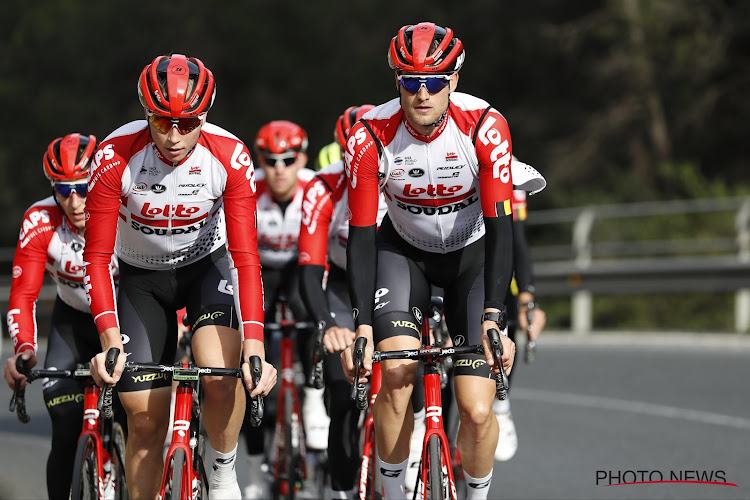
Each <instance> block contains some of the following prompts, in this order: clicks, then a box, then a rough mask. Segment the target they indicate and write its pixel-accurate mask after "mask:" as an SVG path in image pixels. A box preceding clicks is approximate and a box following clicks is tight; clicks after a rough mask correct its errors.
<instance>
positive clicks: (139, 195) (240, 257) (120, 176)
mask: <svg viewBox="0 0 750 500" xmlns="http://www.w3.org/2000/svg"><path fill="white" fill-rule="evenodd" d="M88 188H89V193H88V199H87V202H86V216H87V223H86V224H87V226H86V230H87V235H88V236H87V241H86V248H85V251H84V261H85V265H86V279H87V280H88V292H89V296H90V298H91V311H92V313H93V314H94V319H95V321H96V323H97V327H98V329H99V331H100V332H102V331H104V330H105V329H107V328H111V327H117V326H119V324H118V320H117V312H116V309H115V300H114V293H113V288H112V285H111V279H110V278H109V273H108V271H107V266H108V262H109V258H110V256H111V254H112V251H113V249H116V252H117V255H118V257H119V258H120V259H121V260H122V261H124V262H126V263H128V264H131V265H133V266H136V267H139V268H143V269H154V270H160V269H171V268H177V267H182V266H186V265H188V264H191V263H193V262H196V261H198V260H200V259H202V258H203V257H206V256H207V255H209V254H210V253H211V252H213V251H215V250H217V249H219V248H220V247H221V246H223V245H227V249H228V250H229V253H230V255H231V260H230V262H231V266H232V269H231V270H232V286H233V291H234V300H235V305H236V308H237V316H238V319H239V321H240V324H241V325H242V328H243V332H244V334H245V338H256V339H262V338H263V297H262V287H261V281H260V259H259V257H258V250H257V248H258V242H257V234H256V203H255V202H256V198H255V178H254V169H253V163H252V160H251V158H250V154H249V153H248V150H247V148H246V147H245V145H244V144H243V143H242V141H240V140H239V139H238V138H237V137H235V136H234V135H232V134H230V133H229V132H227V131H225V130H223V129H221V128H219V127H217V126H215V125H212V124H209V123H206V124H204V125H203V127H202V130H201V134H200V137H199V139H198V143H197V144H196V145H195V147H194V148H193V150H192V151H190V153H189V154H188V155H187V156H186V157H185V159H183V160H182V161H181V162H179V163H177V164H173V163H171V162H169V161H167V160H166V159H165V158H164V157H163V155H162V154H161V153H160V152H159V150H158V148H157V147H156V145H155V144H154V142H153V140H152V139H151V135H150V132H149V127H148V125H147V123H146V121H143V120H139V121H135V122H131V123H129V124H126V125H124V126H123V127H120V128H119V129H117V130H116V131H114V132H113V133H112V134H110V136H109V137H107V138H106V139H105V140H104V141H103V142H102V143H101V144H100V146H99V148H98V149H97V152H96V154H95V157H94V160H93V162H92V166H91V172H90V174H89V186H88Z"/></svg>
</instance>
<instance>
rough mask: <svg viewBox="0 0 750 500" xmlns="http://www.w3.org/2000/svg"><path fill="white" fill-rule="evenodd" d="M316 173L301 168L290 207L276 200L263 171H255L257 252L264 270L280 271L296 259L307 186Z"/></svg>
mask: <svg viewBox="0 0 750 500" xmlns="http://www.w3.org/2000/svg"><path fill="white" fill-rule="evenodd" d="M314 175H315V172H314V171H312V170H310V169H308V168H301V169H300V170H299V171H298V172H297V188H296V191H295V192H294V197H293V198H292V199H291V200H290V202H289V205H288V206H286V207H284V208H283V209H282V207H281V206H280V205H279V204H278V203H277V202H276V201H275V200H274V199H273V195H272V193H271V190H270V189H269V188H268V185H267V184H266V176H265V173H264V172H263V170H261V169H258V170H257V171H256V172H255V176H256V184H257V186H258V190H257V193H256V194H257V197H258V253H259V254H260V262H261V264H262V265H263V267H269V268H273V269H280V268H282V267H284V266H286V265H287V264H289V263H290V262H292V261H294V260H295V259H296V258H297V241H298V239H299V227H300V220H301V210H302V198H303V190H304V188H305V184H307V183H308V181H310V179H312V178H313V176H314Z"/></svg>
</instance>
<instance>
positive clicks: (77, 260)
mask: <svg viewBox="0 0 750 500" xmlns="http://www.w3.org/2000/svg"><path fill="white" fill-rule="evenodd" d="M95 150H96V137H94V136H93V135H84V134H77V133H76V134H68V135H66V136H64V137H59V138H57V139H55V140H54V141H52V142H51V143H50V144H49V146H48V147H47V151H45V153H44V158H43V162H42V164H43V168H44V175H45V176H46V177H47V179H48V180H49V182H50V184H51V185H52V196H49V197H47V198H45V199H43V200H40V201H37V202H36V203H34V204H33V205H31V207H29V209H28V210H26V214H25V215H24V217H23V223H22V224H21V234H20V235H19V238H18V245H17V247H16V253H15V255H14V256H13V281H12V284H11V288H10V299H9V300H8V316H7V320H8V329H9V331H10V336H11V339H12V340H13V346H14V350H15V354H14V355H13V356H11V357H10V358H8V360H7V362H6V364H5V380H6V382H7V383H8V386H9V387H10V388H11V389H13V388H14V386H15V383H16V381H17V380H18V381H21V386H22V387H23V386H24V385H26V378H25V377H24V376H23V375H21V374H20V373H18V371H16V358H18V357H19V356H20V357H21V358H22V359H23V360H25V361H26V363H27V366H28V367H29V368H32V367H34V366H35V365H36V364H37V357H36V352H37V348H38V345H37V324H36V304H35V303H36V300H37V298H38V297H39V291H40V290H41V288H42V283H43V281H44V272H45V268H46V270H47V272H48V273H49V275H50V276H51V277H52V279H53V280H54V281H55V284H56V285H57V297H56V298H55V305H54V308H53V310H52V325H51V330H50V332H49V337H48V340H47V355H46V358H45V360H44V367H45V369H58V370H75V367H76V364H77V363H87V362H88V361H89V360H90V359H91V357H92V356H93V355H95V354H96V353H98V352H99V350H100V345H99V334H98V332H97V330H96V325H95V324H94V319H93V318H92V317H91V311H90V309H89V305H88V303H87V301H86V292H85V291H84V281H83V245H84V243H85V238H86V234H85V233H86V220H85V217H84V212H83V211H84V207H85V206H86V193H87V189H86V177H87V175H88V170H89V165H90V162H91V159H92V158H93V156H94V151H95ZM109 264H110V266H109V272H110V273H111V277H112V281H113V283H114V284H115V286H116V284H117V281H118V279H119V271H118V265H117V259H116V258H115V257H114V256H111V257H110V260H109ZM43 395H44V402H45V403H46V407H47V412H48V413H49V416H50V419H51V420H52V447H51V449H50V452H49V457H48V458H47V495H48V497H49V498H50V499H52V500H55V499H60V500H67V498H68V497H69V496H70V486H71V477H72V475H73V462H74V458H75V451H76V443H77V442H78V435H79V434H80V433H81V426H82V422H83V385H82V384H81V383H80V382H78V381H76V380H73V379H51V380H49V381H47V382H46V383H45V384H44V389H43ZM121 413H122V412H118V415H119V416H122V415H120V414H121ZM118 419H119V417H118ZM122 423H123V424H124V421H123V422H122Z"/></svg>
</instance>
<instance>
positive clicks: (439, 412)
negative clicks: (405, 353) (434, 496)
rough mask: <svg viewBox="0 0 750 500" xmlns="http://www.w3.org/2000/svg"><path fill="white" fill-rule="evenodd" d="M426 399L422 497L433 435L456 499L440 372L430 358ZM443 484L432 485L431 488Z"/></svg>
mask: <svg viewBox="0 0 750 500" xmlns="http://www.w3.org/2000/svg"><path fill="white" fill-rule="evenodd" d="M424 369H425V373H424V392H425V395H424V400H425V427H426V431H425V434H424V440H423V441H422V467H421V477H420V480H421V483H422V498H423V499H426V498H427V488H426V487H425V485H426V484H427V478H428V475H429V468H428V467H427V466H426V465H425V464H428V463H429V460H430V455H429V443H430V438H431V437H432V436H436V437H437V441H438V444H439V445H440V458H441V464H440V467H441V469H442V471H443V480H444V481H445V480H447V481H448V489H449V492H450V498H451V499H452V500H456V498H457V492H456V481H455V478H454V476H453V467H452V462H451V455H450V446H449V445H448V436H447V435H446V434H445V428H444V427H443V404H442V395H441V389H440V372H439V371H438V369H437V366H436V364H435V362H434V361H433V360H432V359H430V358H428V359H427V360H426V363H425V364H424ZM436 486H439V487H440V488H442V487H444V485H443V484H441V485H434V484H433V485H430V487H431V488H435V487H436Z"/></svg>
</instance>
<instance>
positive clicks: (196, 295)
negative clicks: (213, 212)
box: [185, 249, 245, 498]
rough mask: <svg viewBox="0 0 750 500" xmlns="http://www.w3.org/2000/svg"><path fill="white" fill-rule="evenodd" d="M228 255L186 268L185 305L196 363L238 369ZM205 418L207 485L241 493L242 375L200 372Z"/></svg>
mask: <svg viewBox="0 0 750 500" xmlns="http://www.w3.org/2000/svg"><path fill="white" fill-rule="evenodd" d="M229 267H230V265H229V256H228V254H227V253H226V251H225V250H223V249H221V250H218V251H215V252H214V253H213V254H211V255H210V256H209V257H207V258H206V259H203V260H202V261H201V262H199V263H196V264H195V265H194V266H193V269H191V270H190V271H191V272H190V276H185V277H186V278H188V279H190V280H191V283H190V285H189V286H188V288H187V290H188V298H187V310H188V315H189V317H190V319H191V323H192V324H193V328H194V333H193V339H192V348H193V356H194V358H195V362H196V364H198V365H199V366H212V367H225V368H236V367H239V365H240V354H241V352H242V337H241V334H240V332H239V331H238V329H237V328H238V321H237V318H236V316H235V314H234V296H233V294H232V290H231V288H229V287H228V286H226V285H228V284H229V283H231V282H232V281H231V275H230V271H229ZM201 386H202V387H203V396H204V404H203V416H204V418H203V423H204V425H205V427H206V432H207V433H208V437H209V440H210V442H211V447H212V448H213V450H214V461H213V471H214V472H213V474H212V475H211V489H212V490H213V491H214V496H215V497H217V498H230V497H231V498H239V497H240V496H241V495H240V491H239V485H238V484H237V473H236V470H235V460H236V456H237V441H238V439H239V434H240V428H241V427H242V420H243V417H244V415H245V389H244V386H243V384H242V381H241V380H240V379H236V378H232V377H203V378H202V380H201Z"/></svg>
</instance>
